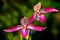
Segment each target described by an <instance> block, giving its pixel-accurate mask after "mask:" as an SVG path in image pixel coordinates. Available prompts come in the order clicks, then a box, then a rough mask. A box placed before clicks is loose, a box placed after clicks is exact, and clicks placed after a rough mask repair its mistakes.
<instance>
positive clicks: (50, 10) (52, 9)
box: [40, 7, 58, 13]
mask: <svg viewBox="0 0 60 40" xmlns="http://www.w3.org/2000/svg"><path fill="white" fill-rule="evenodd" d="M40 12H42V13H49V12H58V10H57V9H55V8H52V7H46V8H43V9H42V10H41V11H40Z"/></svg>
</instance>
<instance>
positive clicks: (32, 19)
mask: <svg viewBox="0 0 60 40" xmlns="http://www.w3.org/2000/svg"><path fill="white" fill-rule="evenodd" d="M35 18H36V13H33V14H32V16H30V19H29V23H28V25H29V24H30V23H32V22H33V21H34V19H35Z"/></svg>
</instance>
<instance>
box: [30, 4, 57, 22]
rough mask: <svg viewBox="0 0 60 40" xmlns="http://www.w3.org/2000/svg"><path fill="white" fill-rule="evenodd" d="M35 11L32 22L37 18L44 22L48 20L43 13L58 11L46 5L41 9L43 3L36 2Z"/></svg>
mask: <svg viewBox="0 0 60 40" xmlns="http://www.w3.org/2000/svg"><path fill="white" fill-rule="evenodd" d="M33 9H34V11H35V12H34V13H33V15H32V16H31V17H30V23H31V22H32V21H33V20H34V19H35V18H36V19H37V20H38V21H41V22H42V23H45V22H46V17H45V16H44V15H43V14H42V13H49V12H58V10H57V9H55V8H52V7H46V8H43V9H41V3H38V4H36V5H35V6H34V7H33Z"/></svg>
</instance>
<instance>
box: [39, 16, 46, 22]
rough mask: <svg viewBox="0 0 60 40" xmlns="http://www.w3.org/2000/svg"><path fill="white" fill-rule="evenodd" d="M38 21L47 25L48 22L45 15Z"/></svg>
mask: <svg viewBox="0 0 60 40" xmlns="http://www.w3.org/2000/svg"><path fill="white" fill-rule="evenodd" d="M38 19H39V21H40V22H42V23H45V22H46V17H45V16H44V15H40V16H38Z"/></svg>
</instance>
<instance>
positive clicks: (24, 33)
mask: <svg viewBox="0 0 60 40" xmlns="http://www.w3.org/2000/svg"><path fill="white" fill-rule="evenodd" d="M20 23H21V25H17V26H12V27H10V28H7V29H4V31H5V32H15V31H18V30H20V31H21V35H22V37H23V38H26V36H27V35H28V34H29V31H30V30H29V29H32V30H35V31H43V30H45V29H46V27H42V26H36V25H32V24H29V25H27V24H28V23H29V20H28V19H27V17H24V18H22V19H21V22H20Z"/></svg>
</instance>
